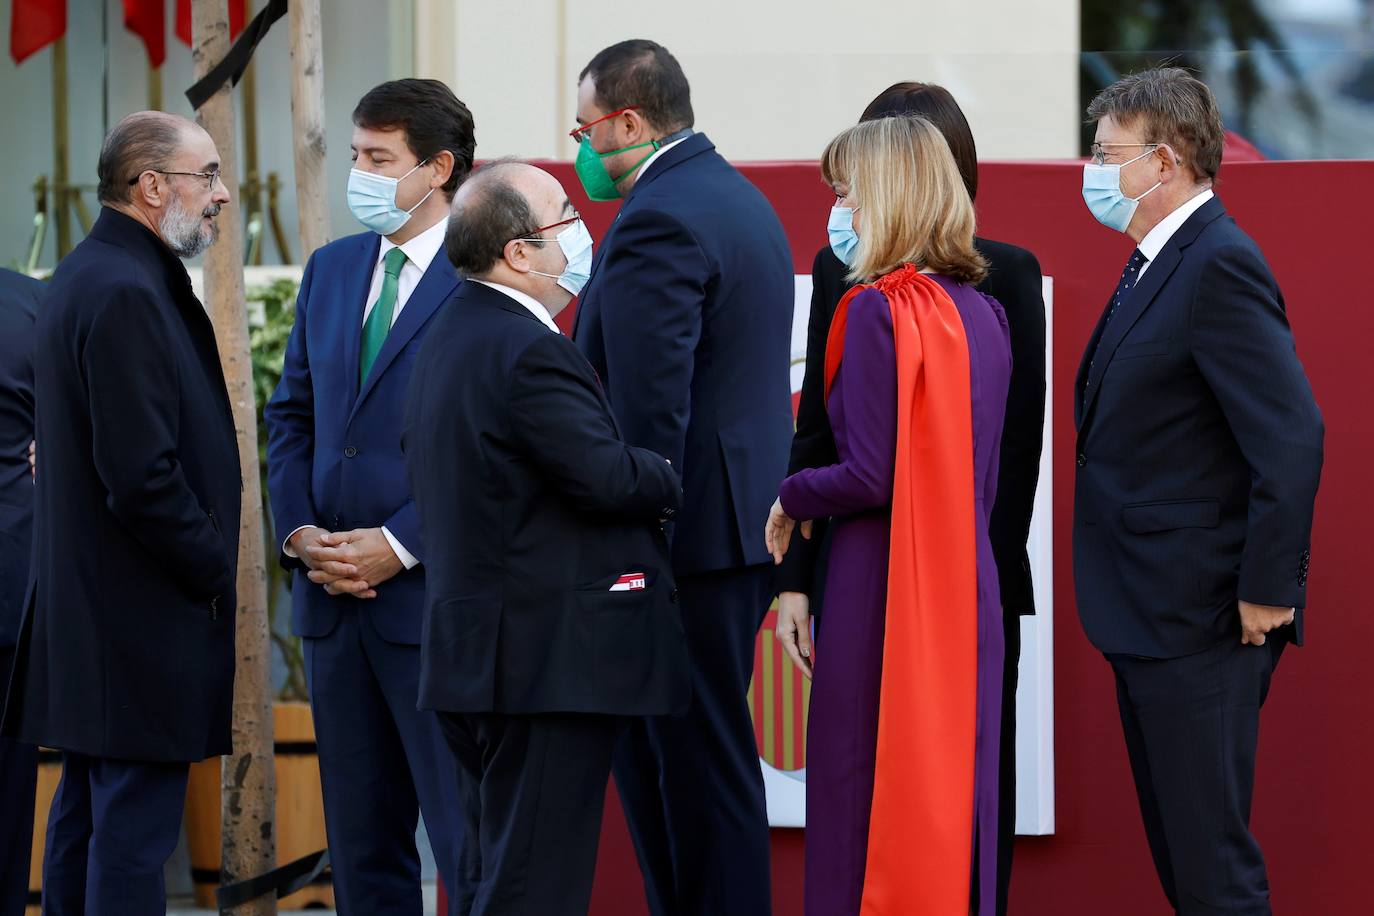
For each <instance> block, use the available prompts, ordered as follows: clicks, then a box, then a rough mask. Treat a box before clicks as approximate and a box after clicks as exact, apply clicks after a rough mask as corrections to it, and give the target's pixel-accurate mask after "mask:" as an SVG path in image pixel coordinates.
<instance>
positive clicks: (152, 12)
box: [124, 0, 167, 67]
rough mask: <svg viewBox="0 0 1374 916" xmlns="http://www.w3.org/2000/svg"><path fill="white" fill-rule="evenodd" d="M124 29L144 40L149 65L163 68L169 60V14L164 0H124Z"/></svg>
mask: <svg viewBox="0 0 1374 916" xmlns="http://www.w3.org/2000/svg"><path fill="white" fill-rule="evenodd" d="M124 28H126V29H128V30H129V31H130V32H133V33H134V34H135V35H137V36H138V37H139V38H141V39H143V47H144V48H146V49H147V51H148V63H149V64H150V65H151V66H153V67H161V66H162V62H163V61H165V60H166V59H167V14H166V4H165V3H164V2H163V0H124Z"/></svg>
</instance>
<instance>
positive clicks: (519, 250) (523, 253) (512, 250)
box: [501, 239, 531, 274]
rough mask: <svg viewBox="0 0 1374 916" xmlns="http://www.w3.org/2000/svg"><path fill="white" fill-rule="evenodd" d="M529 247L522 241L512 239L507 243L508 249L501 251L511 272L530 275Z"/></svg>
mask: <svg viewBox="0 0 1374 916" xmlns="http://www.w3.org/2000/svg"><path fill="white" fill-rule="evenodd" d="M529 251H530V249H529V246H528V245H526V244H525V243H524V242H523V241H521V240H520V239H511V240H510V241H509V242H507V243H506V247H505V248H503V249H501V256H502V257H503V258H505V261H506V264H508V265H509V266H510V269H511V270H514V271H516V272H517V273H522V274H523V273H529V271H530V267H531V265H530V257H529Z"/></svg>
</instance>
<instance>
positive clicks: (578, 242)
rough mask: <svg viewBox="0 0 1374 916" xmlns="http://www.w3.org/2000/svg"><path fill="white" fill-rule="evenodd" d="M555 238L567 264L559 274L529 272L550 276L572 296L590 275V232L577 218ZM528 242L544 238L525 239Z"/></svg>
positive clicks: (585, 282)
mask: <svg viewBox="0 0 1374 916" xmlns="http://www.w3.org/2000/svg"><path fill="white" fill-rule="evenodd" d="M555 238H556V239H557V241H558V247H559V248H561V249H563V257H564V258H565V259H566V260H567V262H568V264H567V266H566V267H564V268H563V272H562V273H561V274H557V275H555V274H546V273H542V272H540V271H537V270H531V271H530V273H532V274H537V275H539V276H541V277H550V278H552V279H554V280H556V281H558V285H559V286H561V287H563V288H564V289H565V290H567V291H568V292H570V293H572V294H573V295H574V296H576V295H578V294H580V293H581V292H582V288H583V287H585V286H586V285H587V280H588V279H589V278H590V277H591V275H592V234H591V233H590V232H588V231H587V225H586V224H585V223H583V222H582V220H580V219H579V220H578V221H577V222H575V223H573V224H572V225H570V226H568V228H566V229H564V230H563V231H562V232H560V233H558V235H557V236H555ZM525 241H528V242H539V241H545V240H544V239H525Z"/></svg>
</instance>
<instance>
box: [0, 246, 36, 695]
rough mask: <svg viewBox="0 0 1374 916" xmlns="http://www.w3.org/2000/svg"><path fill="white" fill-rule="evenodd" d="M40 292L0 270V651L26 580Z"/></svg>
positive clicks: (19, 610) (14, 623)
mask: <svg viewBox="0 0 1374 916" xmlns="http://www.w3.org/2000/svg"><path fill="white" fill-rule="evenodd" d="M44 290H45V287H44V285H43V284H42V283H41V282H40V281H38V280H34V279H32V278H30V277H26V276H24V275H23V274H17V273H15V272H14V271H11V270H0V647H4V646H12V645H14V641H15V639H17V638H18V636H19V620H20V617H21V616H22V615H23V609H24V592H25V590H26V586H27V585H28V581H29V550H30V546H31V538H30V533H31V530H32V527H33V480H32V479H31V478H30V477H29V443H30V442H32V441H33V323H34V319H35V318H36V317H37V316H38V304H39V302H40V301H41V300H42V298H43V295H44ZM4 687H5V685H4V684H0V695H3V693H4Z"/></svg>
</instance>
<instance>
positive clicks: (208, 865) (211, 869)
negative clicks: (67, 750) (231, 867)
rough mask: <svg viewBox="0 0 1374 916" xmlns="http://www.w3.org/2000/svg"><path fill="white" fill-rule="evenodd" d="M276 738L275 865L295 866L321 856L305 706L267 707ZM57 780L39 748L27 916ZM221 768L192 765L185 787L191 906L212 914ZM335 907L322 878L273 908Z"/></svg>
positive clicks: (57, 770)
mask: <svg viewBox="0 0 1374 916" xmlns="http://www.w3.org/2000/svg"><path fill="white" fill-rule="evenodd" d="M272 723H273V732H274V734H275V737H276V773H277V823H276V827H277V861H278V862H279V863H281V864H285V863H287V862H292V861H294V860H296V859H299V858H301V857H302V856H306V855H309V854H310V853H312V852H317V851H319V850H321V849H324V848H325V846H326V845H327V841H326V840H325V835H324V800H323V797H322V796H321V794H320V764H319V757H318V755H317V754H316V750H315V723H314V721H313V720H312V719H311V718H310V706H309V705H307V704H305V703H277V704H275V705H274V706H273V707H272ZM61 779H62V754H61V753H60V752H58V751H51V750H47V749H41V750H40V751H39V756H38V792H37V797H36V798H35V803H34V818H33V857H32V859H30V864H29V906H28V908H27V909H26V910H25V916H39V907H38V904H39V897H40V894H41V892H42V888H43V844H44V840H45V839H46V837H47V831H48V809H49V808H51V807H52V800H53V796H54V795H55V794H56V793H57V784H58V783H59V782H60V781H61ZM219 780H220V761H219V758H218V757H216V758H212V759H210V760H204V761H201V762H200V763H195V764H192V765H191V777H190V781H189V783H188V785H187V788H186V821H185V822H186V839H187V844H188V845H189V847H190V853H191V878H192V881H193V882H194V883H195V895H196V905H197V906H202V907H208V908H210V909H215V888H216V887H218V886H219V862H220V858H219V857H220V788H219ZM317 906H323V907H325V908H329V909H332V908H333V906H334V887H333V885H332V884H331V883H330V881H329V878H328V877H327V876H325V877H323V878H321V879H320V882H319V883H317V884H313V885H311V886H310V887H307V888H305V889H304V890H301V891H298V892H297V893H294V894H292V895H291V896H290V897H287V898H285V899H283V900H280V901H278V903H277V908H278V909H281V910H301V909H305V908H307V907H317Z"/></svg>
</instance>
